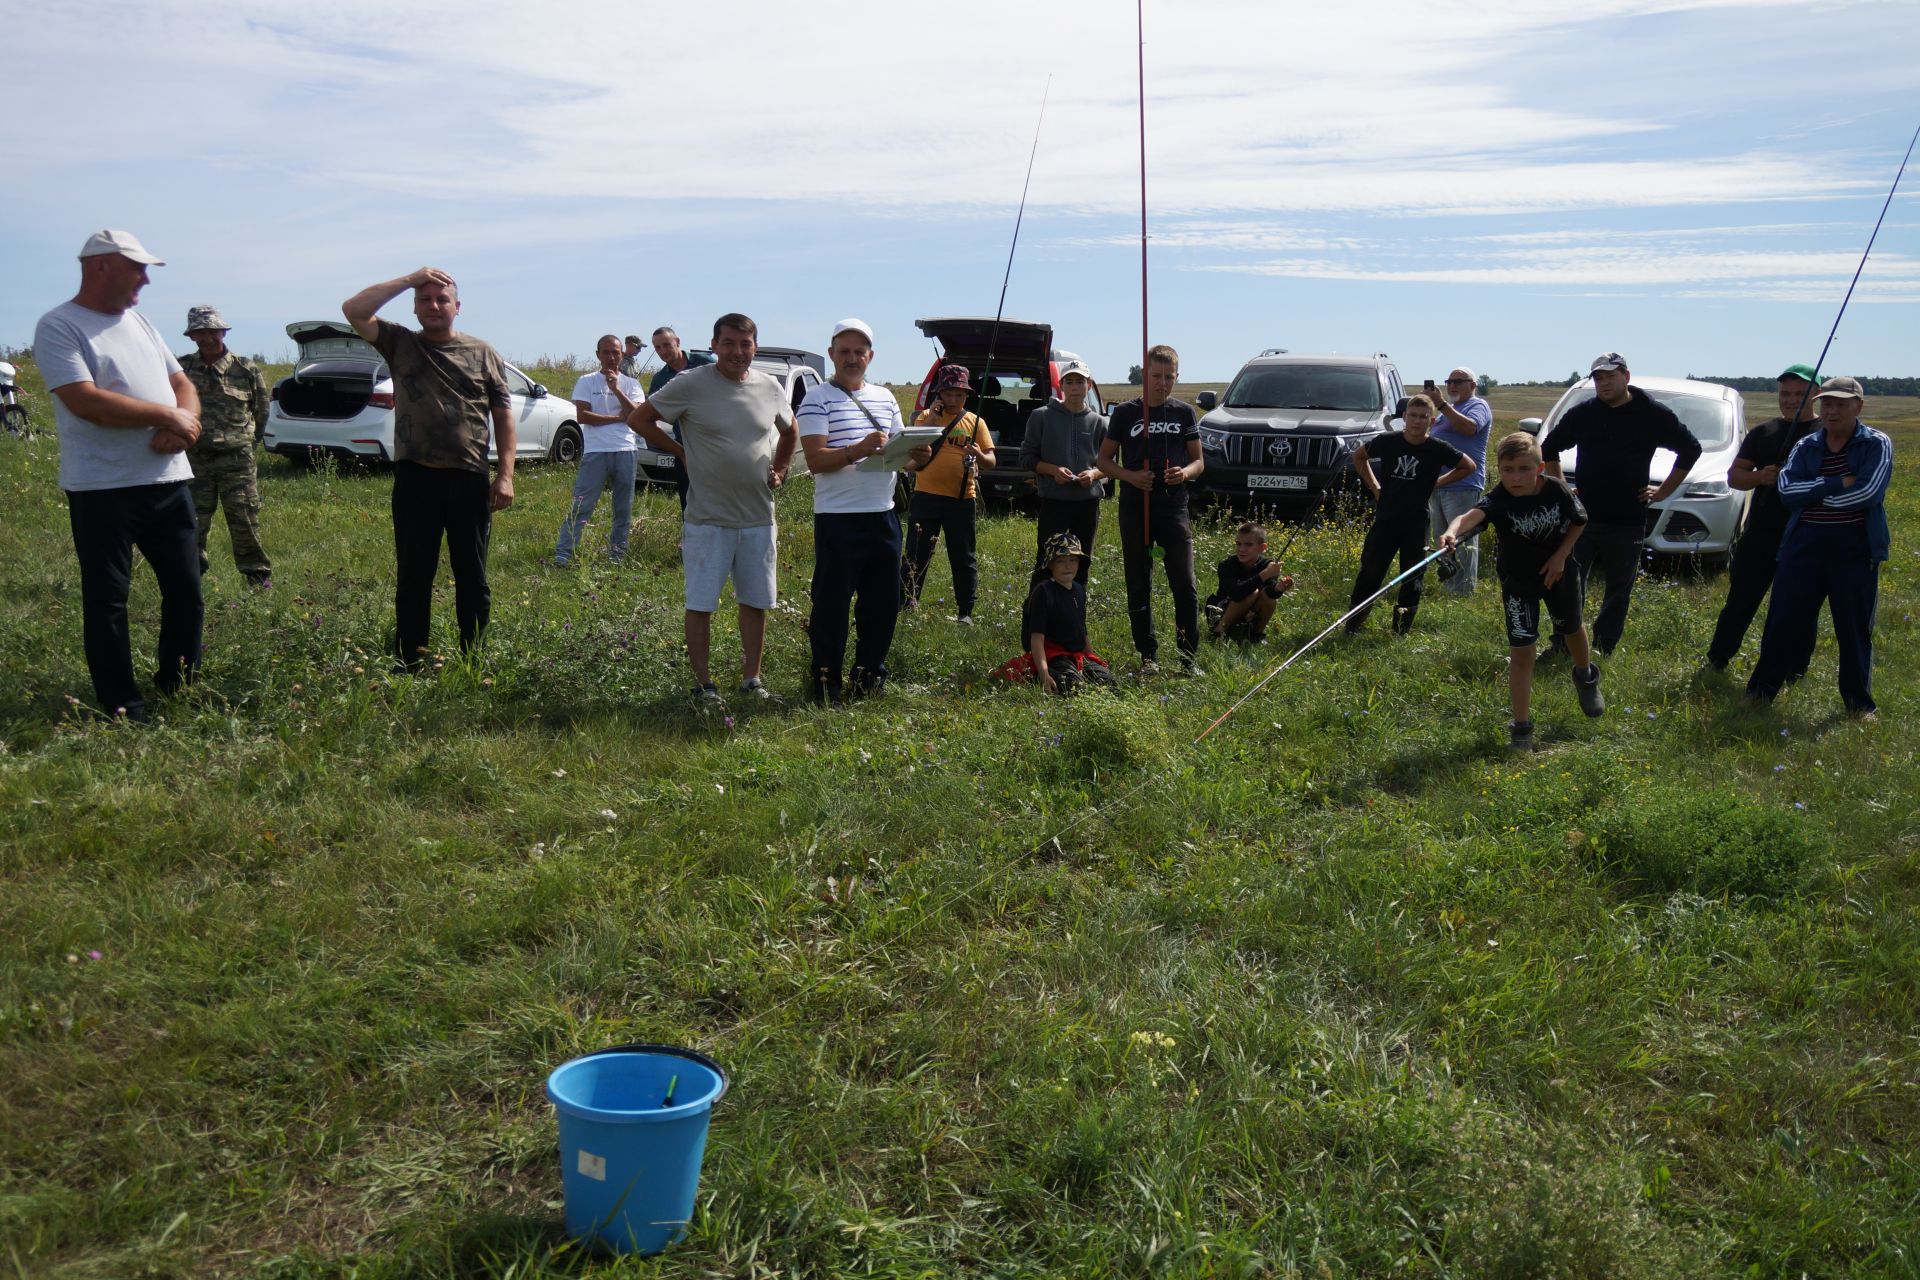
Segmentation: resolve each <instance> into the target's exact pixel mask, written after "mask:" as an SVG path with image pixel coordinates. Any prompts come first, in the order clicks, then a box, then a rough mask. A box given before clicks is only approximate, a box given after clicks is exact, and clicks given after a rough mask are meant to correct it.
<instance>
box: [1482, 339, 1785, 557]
mask: <svg viewBox="0 0 1920 1280" xmlns="http://www.w3.org/2000/svg"><path fill="white" fill-rule="evenodd" d="M1633 385H1634V386H1636V387H1639V388H1640V389H1641V390H1642V391H1644V392H1646V393H1647V394H1648V395H1650V396H1652V397H1653V398H1654V399H1655V400H1657V401H1659V402H1660V403H1661V404H1663V405H1665V406H1667V408H1669V409H1671V410H1673V412H1674V414H1675V415H1676V416H1677V417H1678V418H1679V419H1680V422H1681V424H1682V425H1683V426H1685V427H1686V429H1687V430H1688V431H1691V432H1692V433H1693V437H1694V439H1696V440H1698V441H1699V442H1700V460H1699V461H1698V462H1696V463H1694V464H1693V470H1692V471H1689V472H1688V473H1687V478H1686V480H1685V482H1684V483H1682V484H1681V486H1680V488H1679V490H1678V491H1677V492H1676V493H1674V495H1673V496H1672V497H1670V498H1668V499H1667V500H1666V501H1665V502H1658V503H1655V504H1654V505H1653V506H1652V507H1650V508H1649V511H1650V512H1651V513H1652V515H1653V517H1654V522H1653V528H1652V531H1651V532H1650V533H1649V534H1648V535H1647V550H1649V551H1651V552H1653V553H1654V554H1655V555H1670V556H1680V555H1688V556H1691V555H1698V556H1700V557H1702V558H1703V559H1704V560H1705V561H1706V562H1707V563H1709V564H1712V565H1715V566H1724V565H1725V564H1726V563H1727V559H1728V557H1729V556H1730V555H1731V554H1732V552H1733V544H1734V543H1735V542H1737V541H1738V540H1739V537H1740V526H1741V523H1742V522H1743V521H1744V520H1745V519H1746V514H1747V495H1746V494H1745V493H1744V492H1742V491H1741V490H1738V489H1735V488H1734V487H1733V486H1732V485H1730V484H1728V483H1727V473H1728V472H1730V471H1731V470H1732V469H1733V459H1734V455H1735V454H1737V453H1738V452H1739V451H1740V441H1741V440H1742V439H1743V438H1744V437H1745V435H1746V423H1747V419H1746V412H1747V409H1746V401H1745V400H1744V399H1743V398H1742V397H1741V395H1740V393H1739V392H1738V391H1735V390H1733V389H1732V388H1731V387H1723V386H1721V385H1720V384H1719V383H1717V382H1695V381H1693V380H1692V379H1690V378H1641V377H1635V378H1634V380H1633ZM1591 399H1593V379H1591V378H1582V379H1581V380H1580V381H1579V382H1576V383H1574V384H1573V385H1572V386H1571V387H1568V388H1567V393H1566V394H1565V395H1563V396H1561V397H1560V402H1559V403H1558V404H1556V405H1554V406H1553V412H1551V413H1549V414H1548V415H1547V417H1546V420H1545V424H1544V425H1543V424H1542V422H1541V419H1539V418H1522V419H1521V420H1520V429H1521V430H1522V431H1530V432H1532V433H1533V434H1534V435H1536V436H1539V437H1540V439H1541V440H1543V441H1544V440H1546V439H1547V438H1548V437H1550V436H1551V435H1552V434H1553V429H1554V428H1555V427H1557V426H1559V425H1560V420H1561V419H1562V418H1564V417H1566V416H1567V410H1569V409H1571V408H1573V406H1575V405H1577V404H1580V403H1582V402H1583V401H1587V400H1591ZM1579 453H1580V451H1579V450H1578V449H1569V450H1567V452H1565V453H1563V454H1561V455H1560V465H1561V467H1562V468H1563V469H1564V470H1565V472H1566V477H1567V483H1569V484H1572V485H1574V486H1575V487H1576V488H1577V487H1578V486H1579V466H1580V462H1579ZM1672 470H1673V454H1672V453H1671V452H1670V451H1668V450H1666V449H1657V450H1655V451H1654V455H1653V462H1652V463H1651V464H1650V465H1649V467H1648V468H1647V471H1648V475H1647V482H1648V483H1649V484H1659V483H1660V482H1661V481H1662V480H1665V479H1666V478H1667V473H1668V472H1670V471H1672Z"/></svg>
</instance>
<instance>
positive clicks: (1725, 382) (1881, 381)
mask: <svg viewBox="0 0 1920 1280" xmlns="http://www.w3.org/2000/svg"><path fill="white" fill-rule="evenodd" d="M1820 372H1821V376H1822V377H1826V376H1828V375H1830V374H1837V373H1843V372H1845V371H1844V370H1841V369H1823V370H1821V371H1820ZM1687 376H1688V377H1689V378H1697V380H1698V381H1701V382H1717V383H1719V384H1720V385H1721V386H1723V387H1732V388H1733V389H1734V390H1735V391H1772V390H1773V389H1774V388H1775V387H1777V386H1779V385H1780V380H1779V378H1777V377H1773V378H1722V377H1718V376H1716V375H1714V374H1691V373H1690V374H1688V375H1687ZM1860 387H1861V390H1863V391H1865V392H1866V393H1867V394H1868V395H1870V396H1915V395H1920V378H1862V379H1860Z"/></svg>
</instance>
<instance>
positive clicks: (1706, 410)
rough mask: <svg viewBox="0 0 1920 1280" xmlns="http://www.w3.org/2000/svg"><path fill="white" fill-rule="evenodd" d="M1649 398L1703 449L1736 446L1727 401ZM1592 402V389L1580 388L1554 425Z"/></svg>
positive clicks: (1673, 395) (1671, 395)
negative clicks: (1665, 411)
mask: <svg viewBox="0 0 1920 1280" xmlns="http://www.w3.org/2000/svg"><path fill="white" fill-rule="evenodd" d="M1642 389H1643V390H1645V388H1642ZM1647 394H1648V395H1650V396H1652V397H1653V398H1654V399H1655V400H1657V401H1659V402H1660V403H1661V404H1663V405H1665V406H1667V408H1669V409H1671V410H1673V413H1674V416H1675V417H1677V418H1679V419H1680V423H1681V425H1682V426H1684V427H1686V429H1687V430H1688V431H1690V432H1692V433H1693V438H1694V439H1695V440H1698V441H1699V442H1700V447H1701V448H1703V449H1724V448H1726V447H1727V446H1728V445H1730V444H1732V443H1733V441H1734V425H1733V406H1732V405H1731V404H1730V403H1728V402H1727V401H1725V400H1722V399H1719V398H1718V397H1709V396H1695V395H1688V394H1686V393H1685V392H1681V391H1648V392H1647ZM1591 399H1593V388H1592V387H1583V388H1581V390H1580V392H1579V394H1578V395H1576V396H1575V397H1574V398H1573V399H1572V400H1569V401H1568V402H1567V405H1566V408H1565V409H1562V410H1561V411H1560V415H1559V417H1557V418H1555V419H1554V425H1555V426H1558V425H1559V424H1560V420H1561V419H1562V418H1565V417H1566V416H1567V410H1569V409H1572V408H1573V407H1574V406H1575V405H1577V404H1585V403H1586V402H1587V401H1589V400H1591Z"/></svg>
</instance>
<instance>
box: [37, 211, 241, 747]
mask: <svg viewBox="0 0 1920 1280" xmlns="http://www.w3.org/2000/svg"><path fill="white" fill-rule="evenodd" d="M165 265H166V264H165V263H163V262H162V261H161V260H160V259H159V258H156V257H154V256H153V255H152V254H150V253H148V252H147V251H146V249H145V248H143V247H142V246H141V244H140V242H139V241H138V240H136V239H135V238H134V237H133V235H132V234H131V233H129V232H126V231H97V232H95V233H94V234H93V235H92V236H90V237H88V239H87V243H86V244H85V245H84V246H82V247H81V250H80V291H79V292H78V293H76V294H75V295H74V296H73V300H72V301H71V302H65V303H62V304H61V305H60V306H57V307H55V308H54V309H53V310H51V311H49V312H47V314H46V315H44V316H42V317H40V323H39V325H38V326H37V327H36V328H35V329H34V334H33V354H34V359H35V360H36V361H37V362H38V364H39V366H40V372H41V373H42V374H43V375H44V376H45V378H46V381H47V389H48V390H49V391H51V392H52V393H53V414H54V421H55V423H56V424H57V425H58V427H59V432H60V487H61V488H62V489H64V490H66V494H67V512H68V518H69V520H70V522H71V524H72V526H73V550H74V554H75V555H76V556H78V557H79V560H80V608H81V634H82V644H83V646H84V647H85V650H86V655H87V673H88V675H89V676H91V677H92V679H93V691H94V694H95V696H97V697H98V698H99V699H100V705H101V707H102V708H103V709H104V710H105V711H106V712H107V714H108V715H124V716H125V717H126V718H127V719H129V720H135V721H140V720H145V719H146V718H147V706H146V701H145V700H144V699H143V698H142V697H141V696H140V686H139V684H138V682H137V681H136V680H135V678H134V674H133V649H132V645H131V642H130V641H129V639H128V636H127V593H128V589H129V586H130V584H131V583H132V579H133V549H134V548H135V547H136V546H137V547H139V548H140V554H141V556H142V557H144V558H145V560H146V561H147V563H148V564H149V565H151V566H152V567H153V576H154V581H155V582H157V583H158V584H159V586H160V653H159V657H160V666H159V670H158V672H157V673H156V674H155V676H154V685H155V686H156V687H157V688H158V689H159V690H160V692H162V693H172V692H174V691H175V690H177V689H178V688H180V686H182V685H184V684H186V683H187V682H188V681H189V680H191V679H192V678H193V674H194V672H195V671H196V670H197V669H198V668H199V666H200V631H201V623H202V621H203V619H204V617H205V605H204V604H203V603H202V601H201V596H200V539H199V532H200V524H199V520H198V518H197V517H196V516H195V515H194V510H193V495H192V493H191V492H190V491H189V489H188V483H189V482H190V481H191V480H192V479H193V468H192V466H191V465H189V463H188V462H187V457H186V450H187V449H188V448H189V447H190V446H191V445H192V444H193V443H194V441H196V440H198V439H199V438H200V395H199V393H198V392H197V391H195V390H194V386H193V383H192V382H191V381H190V380H189V379H188V378H187V375H186V374H185V373H183V372H181V369H180V362H179V361H177V360H175V359H174V358H173V353H172V352H170V351H168V350H167V344H166V343H165V342H162V341H161V339H160V335H159V334H158V333H157V332H155V330H154V328H153V326H152V325H151V324H148V323H147V320H146V317H144V316H142V315H141V314H140V313H139V312H137V311H135V310H134V309H133V305H134V303H136V302H138V301H139V300H140V290H141V289H142V288H144V287H145V286H146V284H147V268H148V267H159V266H165Z"/></svg>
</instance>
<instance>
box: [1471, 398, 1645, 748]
mask: <svg viewBox="0 0 1920 1280" xmlns="http://www.w3.org/2000/svg"><path fill="white" fill-rule="evenodd" d="M1498 458H1499V464H1500V483H1499V484H1497V485H1495V486H1494V487H1493V488H1491V489H1489V490H1487V496H1486V497H1484V498H1482V499H1480V504H1479V505H1478V506H1476V507H1474V508H1473V510H1471V511H1467V512H1464V513H1463V514H1462V515H1461V516H1460V517H1459V519H1457V520H1455V521H1454V522H1453V523H1452V524H1450V525H1448V526H1447V531H1446V532H1445V533H1443V534H1441V535H1440V545H1441V546H1443V547H1446V548H1448V549H1449V550H1451V549H1452V548H1453V546H1454V545H1455V544H1456V543H1458V542H1459V541H1460V539H1461V538H1463V537H1466V536H1467V535H1469V534H1471V533H1473V532H1474V531H1475V530H1477V529H1479V528H1480V527H1481V526H1482V525H1486V524H1491V525H1492V526H1493V527H1494V528H1495V529H1497V530H1499V532H1500V557H1499V560H1498V565H1499V571H1500V603H1501V606H1502V608H1503V609H1504V611H1505V613H1506V618H1507V644H1508V645H1509V646H1511V648H1510V650H1509V656H1510V659H1511V661H1510V663H1509V665H1508V668H1507V683H1508V686H1509V692H1510V693H1511V695H1512V698H1513V723H1512V724H1510V725H1508V726H1507V732H1508V734H1509V739H1510V741H1511V742H1512V744H1513V745H1514V746H1515V747H1519V748H1522V749H1530V748H1531V747H1532V746H1533V715H1532V710H1531V702H1532V697H1533V656H1534V645H1535V644H1536V643H1537V642H1538V641H1539V639H1540V606H1541V604H1542V603H1544V604H1545V605H1546V607H1547V612H1548V613H1549V614H1550V615H1551V616H1552V618H1553V626H1554V631H1555V632H1556V633H1557V634H1561V635H1564V636H1565V637H1566V642H1567V653H1568V654H1569V655H1570V656H1571V657H1572V658H1573V662H1574V667H1573V687H1574V691H1575V693H1577V694H1578V695H1579V697H1580V709H1581V710H1582V711H1584V712H1586V713H1587V714H1588V715H1590V716H1597V715H1599V714H1600V713H1601V712H1602V711H1604V710H1606V705H1607V704H1606V700H1605V699H1604V698H1602V697H1601V696H1600V668H1599V667H1597V666H1595V665H1594V664H1593V652H1592V650H1591V649H1590V648H1589V647H1588V645H1587V629H1586V627H1585V626H1584V625H1583V624H1582V621H1581V618H1580V608H1581V599H1580V594H1581V593H1580V575H1579V574H1577V573H1568V572H1567V557H1568V556H1569V555H1571V554H1572V553H1573V544H1574V543H1576V542H1578V541H1579V540H1580V533H1581V530H1582V529H1583V528H1585V526H1586V523H1587V510H1586V508H1585V507H1583V506H1581V505H1580V499H1578V498H1576V497H1574V496H1573V490H1571V489H1569V488H1567V486H1566V482H1565V481H1562V480H1556V479H1554V478H1553V477H1551V476H1548V475H1545V474H1544V473H1543V468H1544V463H1543V461H1542V459H1541V457H1540V442H1539V441H1537V440H1535V439H1534V438H1533V437H1532V436H1530V435H1528V434H1526V433H1525V432H1515V433H1514V434H1513V435H1510V436H1508V437H1507V438H1506V439H1504V440H1502V441H1501V442H1500V449H1499V454H1498Z"/></svg>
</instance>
